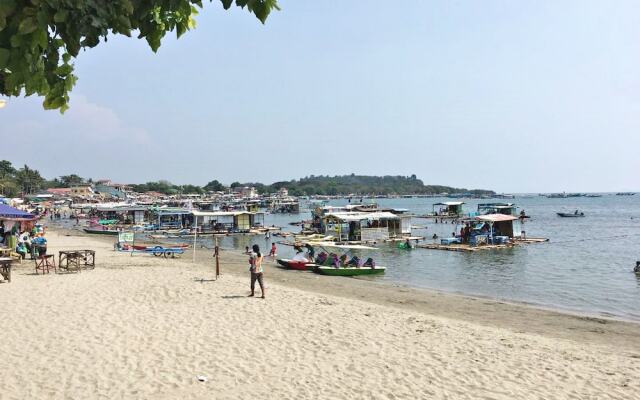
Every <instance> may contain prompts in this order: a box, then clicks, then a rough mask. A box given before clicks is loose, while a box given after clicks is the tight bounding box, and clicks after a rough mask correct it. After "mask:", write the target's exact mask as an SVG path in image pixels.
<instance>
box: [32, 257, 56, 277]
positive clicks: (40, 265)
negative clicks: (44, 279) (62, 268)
mask: <svg viewBox="0 0 640 400" xmlns="http://www.w3.org/2000/svg"><path fill="white" fill-rule="evenodd" d="M34 260H35V263H36V275H38V271H42V275H44V274H45V273H47V274H48V273H49V270H50V269H51V268H53V272H54V273H58V271H57V270H56V257H55V256H54V255H53V254H50V255H42V256H38V257H36V258H34Z"/></svg>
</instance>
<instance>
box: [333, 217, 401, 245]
mask: <svg viewBox="0 0 640 400" xmlns="http://www.w3.org/2000/svg"><path fill="white" fill-rule="evenodd" d="M320 231H321V233H323V234H326V235H332V236H334V237H335V238H336V239H337V240H339V241H364V242H376V241H380V240H386V239H390V238H395V237H400V236H403V235H411V217H410V216H402V215H397V214H394V213H391V212H389V211H371V212H362V211H330V212H326V213H325V214H324V215H323V216H322V217H321V223H320Z"/></svg>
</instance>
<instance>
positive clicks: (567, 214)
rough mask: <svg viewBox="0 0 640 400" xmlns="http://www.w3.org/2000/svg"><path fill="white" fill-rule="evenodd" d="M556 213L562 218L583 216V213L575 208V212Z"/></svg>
mask: <svg viewBox="0 0 640 400" xmlns="http://www.w3.org/2000/svg"><path fill="white" fill-rule="evenodd" d="M556 214H558V217H563V218H578V217H584V213H583V212H578V210H576V211H575V212H572V213H562V212H559V213H556Z"/></svg>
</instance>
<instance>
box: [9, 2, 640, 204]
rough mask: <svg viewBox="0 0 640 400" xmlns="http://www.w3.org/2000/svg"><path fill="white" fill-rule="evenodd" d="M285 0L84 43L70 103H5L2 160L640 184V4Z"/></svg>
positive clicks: (126, 176)
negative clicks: (191, 25)
mask: <svg viewBox="0 0 640 400" xmlns="http://www.w3.org/2000/svg"><path fill="white" fill-rule="evenodd" d="M279 3H280V6H281V8H282V10H281V11H279V12H274V13H273V14H272V15H271V16H270V17H269V19H268V20H267V23H266V24H265V25H262V24H261V23H260V22H259V21H258V20H257V19H255V18H254V17H253V15H250V14H248V13H247V12H246V11H244V10H241V9H239V8H237V9H232V10H231V11H224V10H223V9H222V7H221V5H220V3H219V2H218V1H214V2H213V3H209V2H205V3H204V4H205V6H204V9H203V10H202V11H201V12H200V15H199V16H198V17H197V23H198V26H197V28H196V29H195V30H193V31H191V32H188V33H187V34H185V35H184V36H183V37H182V38H180V39H179V40H176V39H175V35H174V34H168V35H167V37H166V38H165V40H164V41H163V44H162V46H161V47H160V49H159V51H158V53H156V54H154V53H153V52H152V51H151V50H150V49H149V47H148V46H147V44H146V42H145V41H143V40H137V39H135V38H126V37H110V38H109V40H108V42H106V43H102V44H101V45H99V46H98V47H96V48H93V49H88V50H86V51H83V52H81V53H80V55H79V57H78V58H77V60H76V62H75V65H76V75H77V76H78V77H79V80H78V83H77V85H76V87H75V88H74V90H73V94H72V99H71V109H70V110H68V111H67V112H66V113H65V114H64V115H60V114H59V113H58V112H57V111H45V110H43V109H42V105H41V103H42V99H40V98H37V97H33V96H32V97H29V98H12V99H9V102H8V103H7V105H6V107H5V108H3V109H0V140H1V141H2V142H3V143H2V144H1V145H0V159H8V160H10V161H11V162H13V163H14V164H16V165H19V166H21V165H23V164H25V163H26V164H28V165H29V166H30V167H33V168H36V169H38V170H39V171H40V172H41V174H42V175H43V176H45V177H47V178H53V177H55V176H60V175H67V174H71V173H77V174H78V175H81V176H83V177H92V178H94V179H102V178H110V179H112V180H114V181H116V182H122V183H140V182H146V181H151V180H159V179H167V180H169V181H171V182H173V183H176V184H186V183H193V184H199V185H204V184H206V183H207V182H209V181H211V180H213V179H217V180H219V181H221V182H223V183H227V184H229V183H231V182H233V181H240V182H255V181H260V182H264V183H271V182H274V181H279V180H289V179H296V178H300V177H304V176H307V175H341V174H350V173H355V174H363V175H411V174H416V175H417V176H418V178H420V179H422V180H423V181H424V182H425V183H426V184H442V185H449V186H454V187H465V188H484V189H492V190H496V191H497V192H561V191H567V192H572V191H585V192H588V191H593V192H597V191H622V190H625V191H626V190H633V191H640V174H639V173H638V172H639V171H640V157H639V156H638V154H639V153H638V149H639V148H640V135H639V134H638V133H639V132H640V2H638V1H622V0H619V1H615V2H603V1H585V0H581V1H561V2H558V1H525V2H513V1H507V0H504V1H489V0H487V1H444V0H443V1H425V0H407V1H403V2H399V3H398V2H392V1H388V0H386V1H378V0H368V1H367V2H366V6H365V3H363V2H356V1H338V0H326V1H309V0H306V1H304V0H296V1H294V0H280V2H279ZM7 143H11V145H8V144H7Z"/></svg>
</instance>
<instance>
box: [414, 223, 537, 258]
mask: <svg viewBox="0 0 640 400" xmlns="http://www.w3.org/2000/svg"><path fill="white" fill-rule="evenodd" d="M465 224H466V227H465V228H463V232H461V234H460V235H459V236H455V237H451V238H443V239H441V240H440V243H427V244H418V245H416V247H418V248H424V249H433V250H448V251H464V252H474V251H479V250H491V249H504V248H511V247H515V246H520V245H523V244H531V243H542V242H548V241H549V239H546V238H532V237H530V238H527V237H526V236H525V234H524V231H523V230H522V221H521V220H520V219H519V218H517V217H515V216H513V215H507V214H487V215H480V216H477V217H474V218H471V219H468V220H466V221H465ZM464 229H467V231H466V232H467V233H466V234H464Z"/></svg>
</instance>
